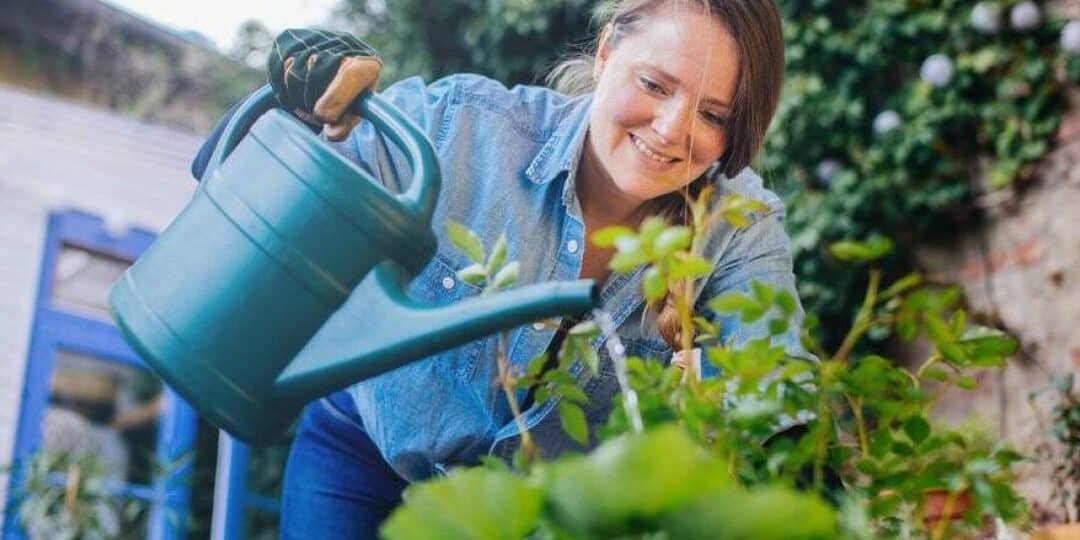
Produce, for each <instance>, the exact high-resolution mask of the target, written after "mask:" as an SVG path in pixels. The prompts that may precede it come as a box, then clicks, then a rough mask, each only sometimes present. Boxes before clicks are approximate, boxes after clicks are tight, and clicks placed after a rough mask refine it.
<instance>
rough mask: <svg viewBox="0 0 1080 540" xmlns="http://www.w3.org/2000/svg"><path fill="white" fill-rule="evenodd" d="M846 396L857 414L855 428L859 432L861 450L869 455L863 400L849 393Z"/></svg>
mask: <svg viewBox="0 0 1080 540" xmlns="http://www.w3.org/2000/svg"><path fill="white" fill-rule="evenodd" d="M844 397H846V398H847V400H848V404H849V405H851V412H852V414H854V415H855V429H856V430H857V431H858V433H859V450H861V451H862V454H863V455H864V456H865V455H869V454H870V442H869V439H867V436H866V422H865V421H863V412H862V400H861V399H854V398H852V397H851V396H848V395H845V396H844Z"/></svg>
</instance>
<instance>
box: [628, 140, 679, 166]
mask: <svg viewBox="0 0 1080 540" xmlns="http://www.w3.org/2000/svg"><path fill="white" fill-rule="evenodd" d="M630 140H631V141H632V142H633V143H634V148H637V149H638V151H639V152H641V153H642V154H643V155H644V156H645V157H647V158H649V159H651V160H653V161H655V162H657V163H663V164H668V163H674V162H675V161H676V158H673V157H671V156H666V155H664V154H661V153H660V152H657V151H656V150H653V149H652V148H649V146H648V145H647V144H645V141H642V140H641V139H639V138H637V137H636V136H635V135H634V134H632V133H631V134H630Z"/></svg>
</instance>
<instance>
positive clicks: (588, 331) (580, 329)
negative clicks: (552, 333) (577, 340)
mask: <svg viewBox="0 0 1080 540" xmlns="http://www.w3.org/2000/svg"><path fill="white" fill-rule="evenodd" d="M567 334H569V335H571V336H575V337H584V338H592V337H596V336H599V335H600V326H599V325H597V324H596V322H595V321H591V320H590V321H582V322H579V323H577V324H575V325H574V326H572V327H570V330H568V331H567Z"/></svg>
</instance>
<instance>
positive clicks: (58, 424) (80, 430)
mask: <svg viewBox="0 0 1080 540" xmlns="http://www.w3.org/2000/svg"><path fill="white" fill-rule="evenodd" d="M161 389H162V387H161V383H160V382H159V380H158V379H157V377H155V376H154V375H152V374H151V373H149V372H147V371H145V370H142V369H138V368H134V367H131V366H127V365H123V364H118V363H115V362H109V361H105V360H101V359H97V358H93V357H90V356H85V355H80V354H76V353H73V352H70V351H58V352H57V355H56V362H55V367H54V369H53V375H52V381H51V385H50V395H49V406H48V409H47V412H46V414H45V424H44V430H43V434H44V437H43V439H44V440H43V443H44V448H45V449H46V450H47V451H55V452H68V453H82V454H90V455H93V456H96V458H97V461H98V462H99V463H98V465H100V469H101V470H100V474H101V476H103V477H104V478H107V479H109V480H115V481H119V482H124V483H131V484H143V485H146V484H150V483H151V482H152V481H153V478H154V476H155V475H154V473H155V471H160V470H162V469H163V467H164V466H165V464H159V463H157V454H156V445H157V428H158V417H159V415H160V410H161Z"/></svg>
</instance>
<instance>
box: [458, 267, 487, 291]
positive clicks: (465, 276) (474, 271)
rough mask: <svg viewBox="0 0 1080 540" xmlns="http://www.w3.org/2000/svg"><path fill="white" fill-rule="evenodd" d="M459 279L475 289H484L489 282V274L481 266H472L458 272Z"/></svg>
mask: <svg viewBox="0 0 1080 540" xmlns="http://www.w3.org/2000/svg"><path fill="white" fill-rule="evenodd" d="M457 277H458V279H460V280H461V281H464V282H465V283H468V284H469V285H472V286H474V287H483V286H484V283H485V282H486V281H487V272H486V271H485V270H484V267H483V266H481V265H479V264H472V265H469V266H467V267H465V268H462V269H461V270H458V271H457Z"/></svg>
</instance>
